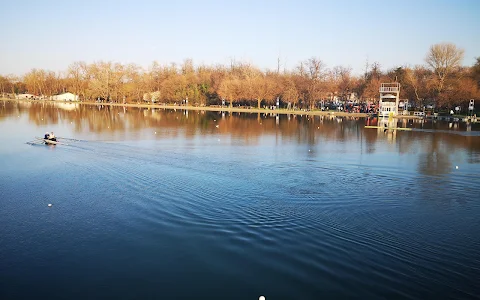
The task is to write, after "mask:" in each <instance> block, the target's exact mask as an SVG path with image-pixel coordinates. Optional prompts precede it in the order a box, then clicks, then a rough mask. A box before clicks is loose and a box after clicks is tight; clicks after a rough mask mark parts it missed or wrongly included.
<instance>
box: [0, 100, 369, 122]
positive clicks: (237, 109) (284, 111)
mask: <svg viewBox="0 0 480 300" xmlns="http://www.w3.org/2000/svg"><path fill="white" fill-rule="evenodd" d="M0 100H2V101H22V102H44V103H76V104H84V105H109V106H122V107H139V108H161V109H180V110H204V111H225V112H243V113H266V114H284V115H309V116H327V115H330V116H332V115H333V116H338V117H347V116H348V117H358V118H364V117H368V114H366V113H347V112H342V111H322V110H292V109H289V110H287V109H263V108H261V109H259V108H244V107H228V106H225V107H219V106H183V105H182V106H180V105H167V104H145V103H103V102H102V103H98V102H73V101H72V102H70V101H66V102H65V101H53V100H29V99H6V98H2V99H0Z"/></svg>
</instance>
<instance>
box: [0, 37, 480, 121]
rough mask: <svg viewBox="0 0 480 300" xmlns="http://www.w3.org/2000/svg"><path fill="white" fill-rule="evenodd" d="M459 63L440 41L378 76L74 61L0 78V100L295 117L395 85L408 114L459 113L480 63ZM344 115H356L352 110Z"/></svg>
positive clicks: (362, 99)
mask: <svg viewBox="0 0 480 300" xmlns="http://www.w3.org/2000/svg"><path fill="white" fill-rule="evenodd" d="M463 59H464V50H463V49H460V48H458V47H457V46H456V45H454V44H449V43H443V44H436V45H433V46H431V47H430V49H429V50H428V51H427V54H426V57H425V64H424V65H417V66H408V65H404V66H398V67H396V68H392V69H389V70H382V69H381V66H380V64H379V63H377V62H373V63H368V62H366V64H365V70H364V73H363V74H362V75H355V74H353V72H352V69H351V68H350V67H345V66H333V67H330V66H327V65H326V64H325V63H324V62H323V61H322V60H321V59H320V58H317V57H312V58H310V59H307V60H305V61H302V62H300V63H298V65H297V66H296V67H295V68H293V69H291V70H287V69H286V68H282V63H281V62H280V61H279V62H278V67H277V68H276V69H275V70H261V69H259V68H258V67H256V66H254V65H252V64H250V63H245V62H237V61H232V62H231V63H230V65H228V66H225V65H214V66H207V65H194V63H193V61H192V60H191V59H186V60H185V61H184V62H183V63H182V64H179V65H177V64H175V63H171V64H165V65H161V64H159V63H157V62H153V63H152V64H151V66H150V67H148V68H142V67H140V66H138V65H136V64H120V63H116V62H111V61H108V62H105V61H99V62H94V63H90V64H88V63H85V62H74V63H72V64H71V65H70V66H68V69H67V70H66V71H64V72H60V73H58V72H53V71H48V70H43V69H32V70H31V71H30V72H28V73H26V74H24V75H22V76H16V75H4V76H0V93H1V96H2V97H3V98H15V97H16V95H19V94H27V95H30V98H34V99H51V98H52V96H54V95H58V94H62V93H65V92H70V93H72V94H74V95H75V97H78V99H79V101H82V102H85V103H95V102H103V103H105V102H108V103H111V104H117V103H120V104H122V105H123V104H128V105H130V104H137V105H138V104H140V103H147V102H148V103H154V104H159V103H162V104H163V107H166V106H170V105H169V104H170V103H171V104H173V106H175V107H174V108H178V106H181V105H185V106H189V109H196V107H201V108H202V109H206V108H207V107H209V108H208V109H212V110H217V109H218V110H225V106H227V107H229V110H234V109H235V110H240V109H242V107H243V108H245V107H248V108H249V109H248V111H250V112H253V111H252V110H251V108H252V107H255V108H256V109H261V108H271V109H273V108H274V107H275V108H277V109H278V108H280V109H286V110H288V111H290V112H291V113H295V112H298V111H299V110H301V111H303V112H305V111H306V110H315V109H320V108H326V107H329V106H331V105H332V104H338V103H343V104H345V103H360V104H362V103H363V104H368V107H370V104H371V105H375V104H376V103H377V102H378V98H379V86H380V84H381V83H382V82H399V83H401V87H402V88H401V94H400V98H402V99H408V100H409V102H408V103H410V104H412V105H413V108H414V109H415V108H416V109H419V108H422V107H425V106H426V105H432V106H435V107H437V108H443V109H450V108H452V107H454V106H462V107H466V106H467V105H468V101H469V100H470V99H478V98H480V96H479V95H480V93H479V90H480V57H479V58H476V62H475V64H474V65H472V66H463V65H462V62H463ZM27 97H28V96H27ZM24 98H25V97H24ZM212 106H213V107H212ZM215 106H216V107H215ZM219 106H222V107H219ZM364 107H367V105H365V106H364ZM263 111H264V110H262V112H263ZM352 111H353V112H362V110H360V109H358V108H357V109H356V110H352ZM319 113H320V112H319Z"/></svg>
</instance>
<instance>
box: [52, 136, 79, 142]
mask: <svg viewBox="0 0 480 300" xmlns="http://www.w3.org/2000/svg"><path fill="white" fill-rule="evenodd" d="M58 138H59V139H62V140H69V141H74V142H86V140H79V139H72V138H66V137H58Z"/></svg>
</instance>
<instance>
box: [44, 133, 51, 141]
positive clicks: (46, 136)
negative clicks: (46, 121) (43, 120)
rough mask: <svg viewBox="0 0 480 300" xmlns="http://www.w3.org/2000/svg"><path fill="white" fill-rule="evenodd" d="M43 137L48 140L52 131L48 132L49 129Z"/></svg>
mask: <svg viewBox="0 0 480 300" xmlns="http://www.w3.org/2000/svg"><path fill="white" fill-rule="evenodd" d="M43 138H44V139H46V140H48V139H49V138H50V133H48V131H47V132H45V136H44V137H43Z"/></svg>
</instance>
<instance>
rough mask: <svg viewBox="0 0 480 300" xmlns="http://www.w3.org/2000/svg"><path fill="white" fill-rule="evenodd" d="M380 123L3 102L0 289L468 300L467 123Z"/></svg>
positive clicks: (472, 243) (477, 149)
mask: <svg viewBox="0 0 480 300" xmlns="http://www.w3.org/2000/svg"><path fill="white" fill-rule="evenodd" d="M376 122H377V120H375V119H374V120H366V119H353V118H335V117H306V116H286V115H282V116H278V117H277V116H275V115H263V114H251V115H246V114H242V115H239V114H233V115H231V114H229V113H226V114H223V115H222V113H217V112H197V111H190V112H188V113H185V112H182V111H164V110H152V109H139V108H123V107H101V106H98V107H97V106H80V105H74V104H55V105H52V104H42V103H23V102H22V103H17V102H2V101H0V138H1V140H2V141H3V143H2V145H1V146H0V176H1V180H0V298H1V299H41V298H48V299H59V298H63V299H100V298H111V299H258V297H259V296H260V295H265V296H266V299H328V298H336V299H340V298H358V299H375V298H380V299H382V298H413V299H415V298H417V299H427V298H429V299H435V298H459V299H468V298H478V297H480V292H479V291H480V289H479V286H478V282H479V280H480V234H479V232H480V217H479V216H480V126H479V125H478V124H473V125H468V126H467V124H465V123H459V124H458V123H451V124H449V123H442V122H436V123H434V122H431V121H425V122H413V121H405V122H399V123H398V126H400V127H410V128H414V130H413V131H398V132H387V133H384V132H383V131H377V130H376V129H365V128H364V125H365V124H376ZM52 130H53V131H54V132H55V133H56V135H57V136H60V137H69V138H75V139H79V140H82V141H76V142H75V141H69V140H63V142H65V143H66V144H64V145H57V146H45V145H30V144H27V143H26V142H29V141H32V140H33V139H34V137H35V136H41V135H43V134H44V133H45V131H52ZM60 140H61V141H62V139H60ZM457 167H458V168H457ZM49 203H51V204H52V207H48V206H47V205H48V204H49Z"/></svg>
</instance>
